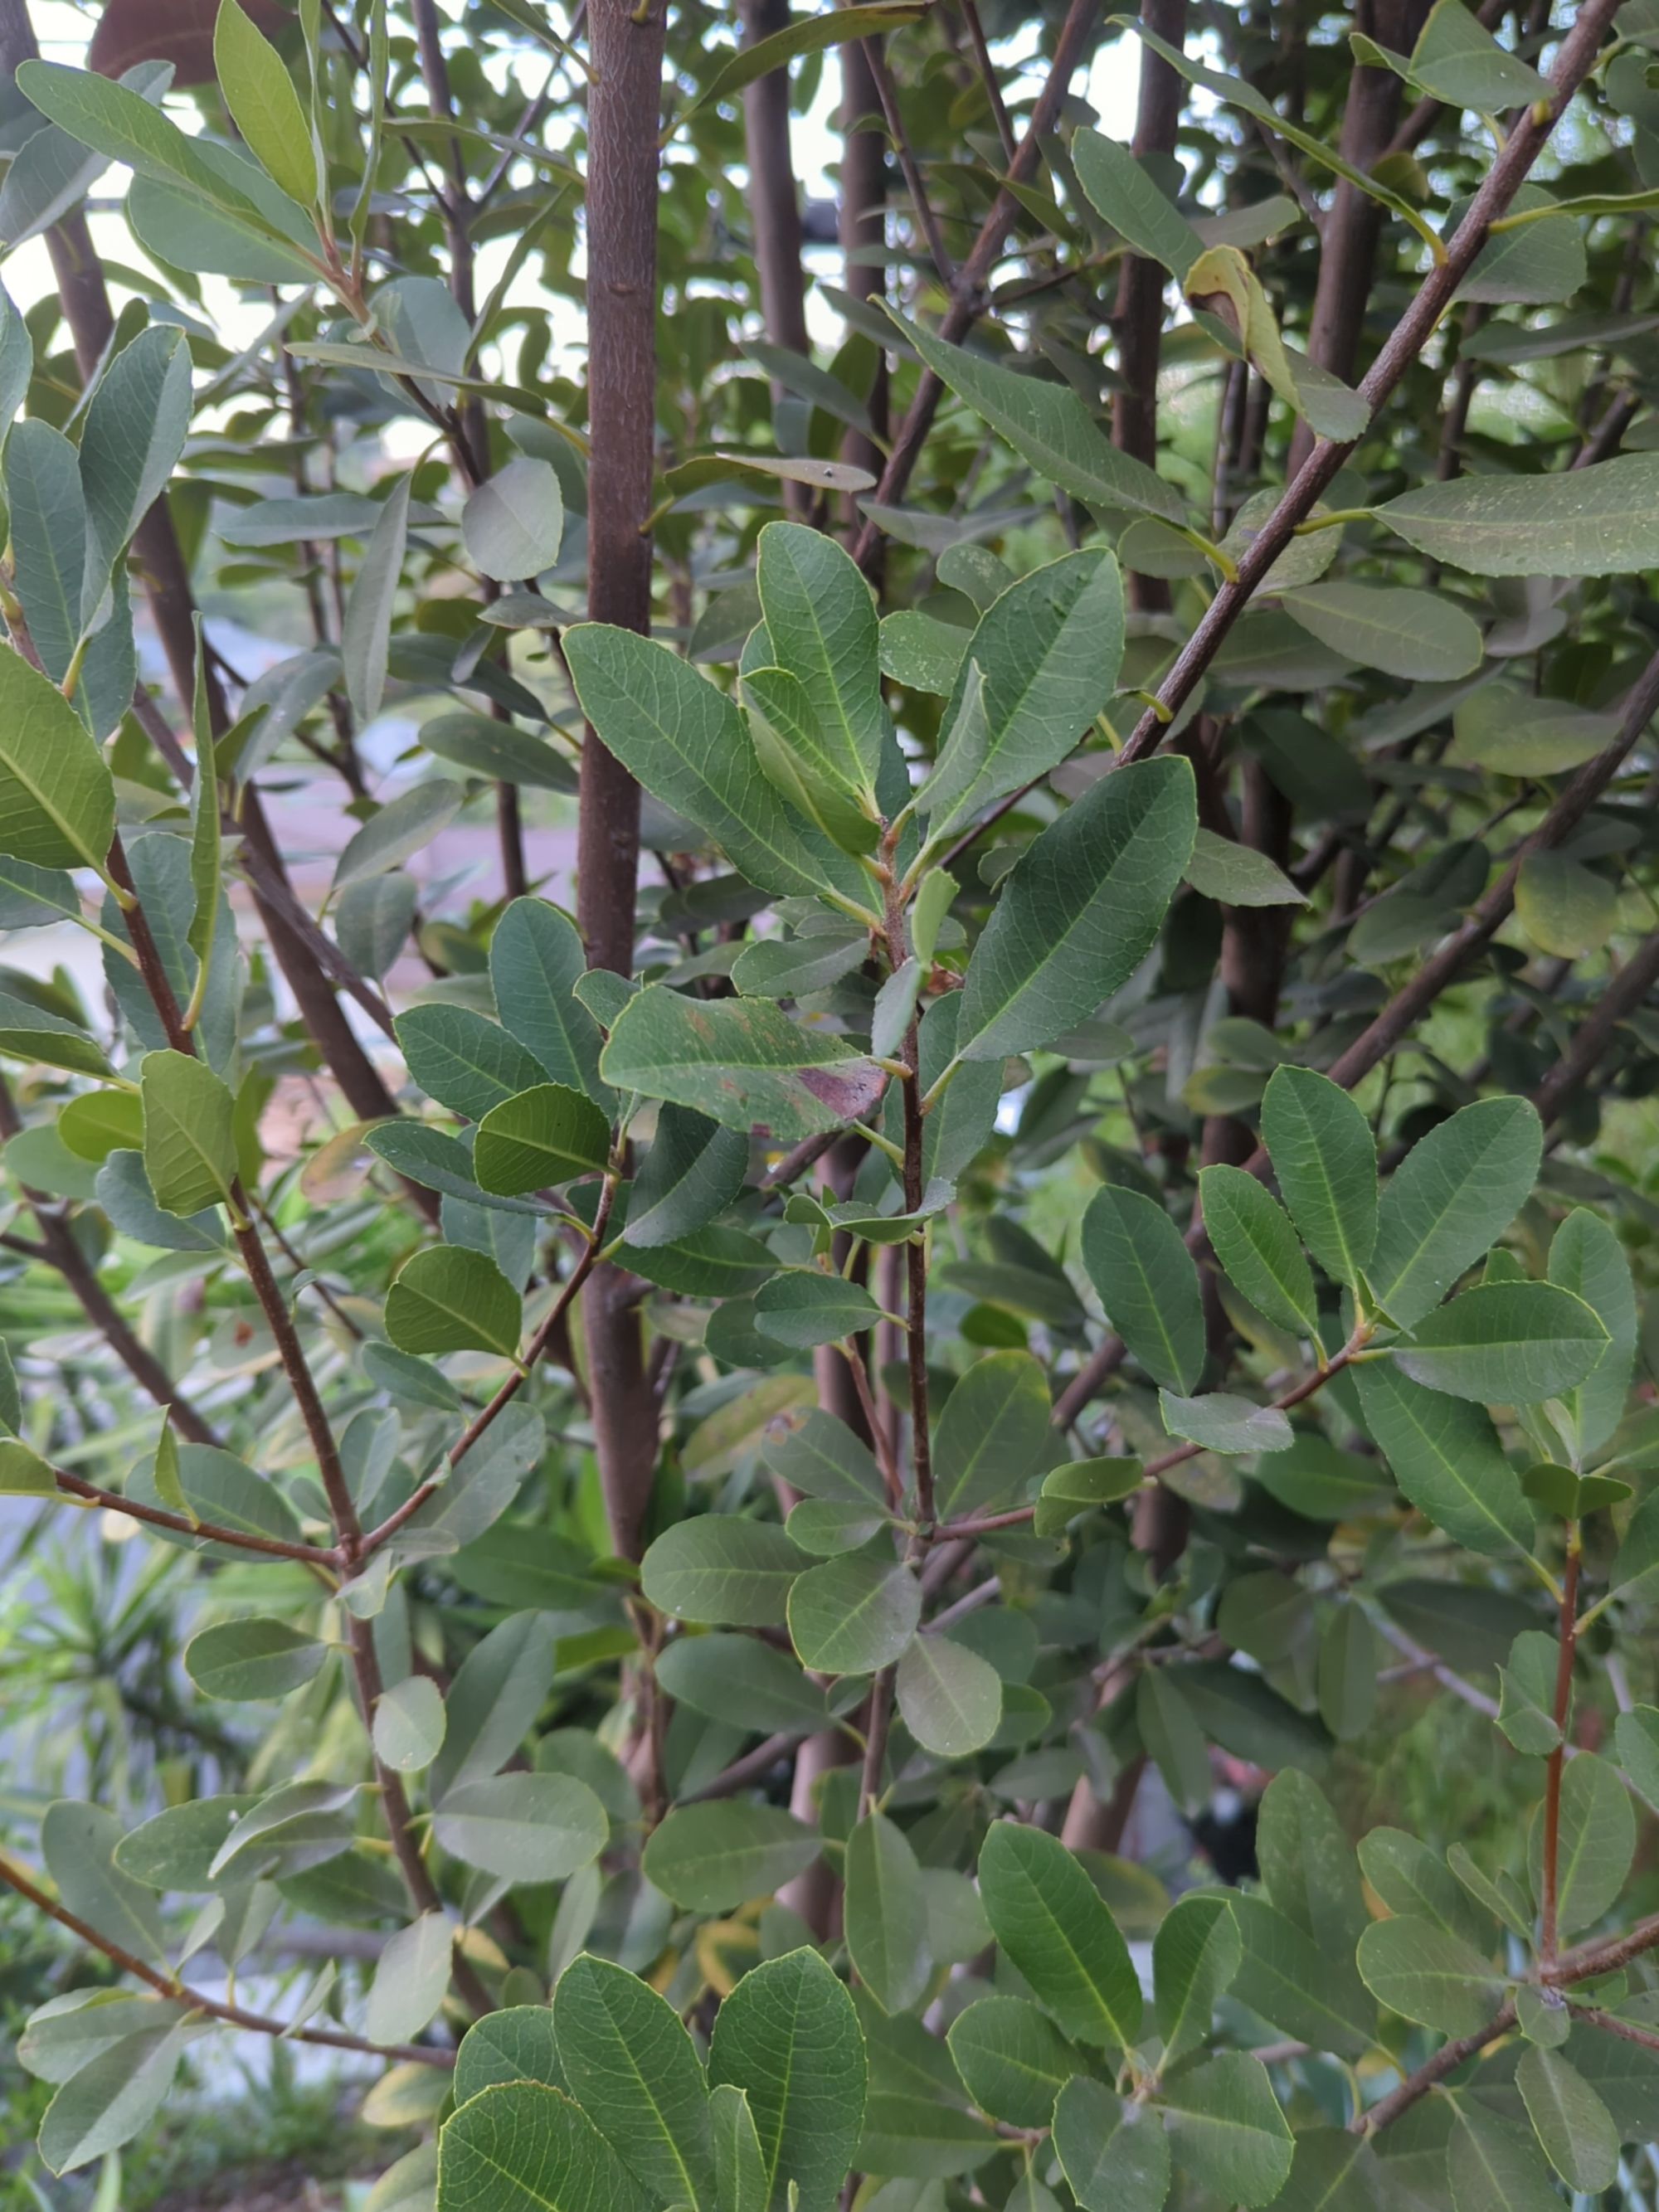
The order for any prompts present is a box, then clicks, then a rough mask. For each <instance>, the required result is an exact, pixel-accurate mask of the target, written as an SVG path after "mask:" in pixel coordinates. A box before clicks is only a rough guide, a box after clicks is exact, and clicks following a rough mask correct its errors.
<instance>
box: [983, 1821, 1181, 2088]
mask: <svg viewBox="0 0 1659 2212" xmlns="http://www.w3.org/2000/svg"><path fill="white" fill-rule="evenodd" d="M979 1885H980V1895H981V1899H983V1901H984V1905H985V1911H986V1913H987V1917H988V1918H989V1920H990V1923H991V1928H992V1931H993V1933H994V1935H995V1936H996V1939H997V1942H999V1943H1000V1946H1001V1947H1002V1948H1003V1950H1004V1951H1006V1953H1007V1954H1008V1957H1009V1959H1010V1960H1012V1963H1013V1964H1014V1965H1015V1966H1017V1967H1018V1969H1019V1971H1020V1972H1021V1973H1022V1974H1023V1975H1024V1977H1025V1978H1026V1980H1027V1981H1028V1982H1029V1983H1030V1985H1031V1989H1032V1990H1033V1992H1034V1994H1035V1995H1036V1998H1037V2001H1038V2002H1039V2003H1040V2004H1042V2006H1043V2007H1044V2008H1045V2009H1046V2010H1047V2011H1048V2012H1049V2013H1051V2014H1052V2015H1054V2019H1055V2021H1057V2022H1058V2023H1059V2025H1060V2028H1061V2030H1062V2032H1063V2033H1066V2035H1068V2036H1071V2037H1072V2038H1073V2039H1074V2040H1075V2041H1077V2042H1079V2043H1087V2044H1092V2045H1105V2046H1106V2047H1107V2048H1109V2049H1122V2050H1125V2051H1127V2050H1128V2049H1130V2048H1131V2047H1132V2046H1133V2044H1134V2042H1135V2040H1136V2038H1137V2037H1138V2035H1139V2032H1140V2013H1141V1999H1140V1984H1139V1980H1138V1979H1137V1978H1136V1975H1135V1970H1134V1966H1133V1962H1132V1960H1130V1957H1129V1952H1128V1947H1127V1945H1126V1943H1125V1942H1124V1941H1123V1937H1122V1936H1121V1934H1120V1933H1119V1930H1118V1925H1117V1923H1116V1921H1115V1920H1114V1919H1113V1917H1112V1916H1111V1913H1110V1912H1109V1911H1108V1909H1107V1907H1106V1905H1104V1904H1103V1902H1102V1900H1101V1898H1100V1896H1099V1894H1098V1893H1097V1891H1096V1888H1095V1886H1094V1884H1093V1883H1092V1882H1091V1881H1090V1879H1089V1877H1088V1875H1086V1874H1085V1872H1084V1871H1083V1869H1082V1868H1081V1867H1080V1866H1079V1864H1078V1863H1077V1861H1076V1859H1075V1858H1073V1856H1072V1854H1071V1852H1070V1851H1068V1850H1066V1846H1065V1845H1064V1844H1062V1843H1060V1841H1059V1840H1058V1839H1057V1838H1055V1837H1053V1836H1050V1835H1048V1834H1045V1833H1044V1832H1043V1831H1042V1830H1041V1829H1039V1828H1025V1827H1020V1826H1016V1825H1014V1824H1013V1823H1012V1822H1010V1821H1006V1820H999V1821H998V1822H996V1824H995V1825H994V1826H993V1827H992V1828H991V1830H990V1832H989V1833H988V1834H987V1837H986V1838H985V1842H984V1844H983V1845H982V1846H981V1850H980V1855H979Z"/></svg>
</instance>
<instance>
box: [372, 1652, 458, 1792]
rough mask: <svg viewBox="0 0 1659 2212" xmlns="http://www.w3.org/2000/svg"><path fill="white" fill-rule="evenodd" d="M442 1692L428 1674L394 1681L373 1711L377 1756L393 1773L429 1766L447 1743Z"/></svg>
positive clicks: (417, 1771)
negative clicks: (443, 1744) (444, 1741)
mask: <svg viewBox="0 0 1659 2212" xmlns="http://www.w3.org/2000/svg"><path fill="white" fill-rule="evenodd" d="M444 1721H445V1714H444V1700H443V1692H442V1691H441V1690H440V1689H439V1687H438V1685H437V1684H436V1683H435V1681H434V1680H432V1678H431V1676H430V1675H429V1674H410V1675H409V1676H407V1677H406V1678H405V1679H404V1680H403V1681H401V1682H394V1683H393V1685H392V1687H391V1688H390V1689H389V1690H388V1691H386V1693H385V1694H384V1696H383V1697H382V1698H381V1699H380V1703H379V1704H378V1705H376V1706H375V1708H374V1755H375V1757H376V1758H377V1759H379V1760H380V1763H381V1765H384V1766H389V1767H390V1768H391V1769H392V1772H393V1773H394V1774H418V1773H419V1772H420V1771H422V1768H424V1767H428V1766H430V1765H431V1764H432V1762H433V1760H434V1759H435V1758H436V1757H437V1755H438V1752H439V1749H440V1747H441V1745H442V1743H443V1740H444Z"/></svg>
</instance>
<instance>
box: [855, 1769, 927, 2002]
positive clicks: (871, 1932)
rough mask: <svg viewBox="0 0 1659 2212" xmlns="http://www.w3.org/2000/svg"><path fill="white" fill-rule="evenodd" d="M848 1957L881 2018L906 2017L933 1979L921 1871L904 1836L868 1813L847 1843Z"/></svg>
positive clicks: (883, 1818)
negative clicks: (892, 2015) (899, 2014)
mask: <svg viewBox="0 0 1659 2212" xmlns="http://www.w3.org/2000/svg"><path fill="white" fill-rule="evenodd" d="M845 1881H846V1885H847V1899H846V1924H847V1949H848V1956H849V1957H850V1958H851V1960H852V1961H853V1966H854V1971H855V1972H856V1973H857V1975H858V1978H859V1979H860V1981H861V1982H862V1983H863V1984H864V1985H865V1987H866V1989H867V1990H869V1992H870V1994H871V1996H872V1997H874V1999H875V2001H876V2002H877V2003H878V2005H879V2006H880V2007H881V2008H882V2010H883V2011H884V2012H886V2013H902V2012H908V2011H909V2009H910V2008H911V2007H912V2006H913V2005H914V2004H915V2003H916V2002H918V2000H919V1999H920V1998H921V1996H922V1994H923V1992H924V1991H925V1990H926V1989H927V1984H928V1982H929V1980H930V1979H931V1978H932V1974H933V1960H932V1959H931V1958H930V1957H929V1955H928V1950H927V1897H926V1893H925V1892H924V1891H923V1888H922V1883H921V1868H920V1867H919V1866H918V1865H917V1863H916V1855H915V1851H914V1850H912V1849H911V1847H910V1844H909V1839H908V1838H907V1837H906V1835H905V1833H904V1831H903V1830H902V1828H900V1827H897V1826H895V1825H894V1823H893V1822H892V1821H891V1820H889V1819H888V1818H887V1817H886V1815H885V1814H881V1813H868V1814H866V1815H865V1817H864V1818H863V1819H862V1820H860V1822H859V1824H858V1826H856V1827H855V1828H854V1831H853V1832H852V1834H851V1836H849V1837H848V1842H847V1868H846V1875H845Z"/></svg>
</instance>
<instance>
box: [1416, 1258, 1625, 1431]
mask: <svg viewBox="0 0 1659 2212" xmlns="http://www.w3.org/2000/svg"><path fill="white" fill-rule="evenodd" d="M1607 1344H1608V1338H1607V1330H1606V1328H1604V1327H1603V1326H1602V1324H1601V1321H1600V1320H1599V1319H1598V1318H1597V1316H1595V1314H1594V1313H1593V1312H1592V1311H1591V1310H1590V1309H1589V1306H1587V1305H1586V1304H1584V1301H1583V1299H1582V1298H1580V1297H1575V1296H1574V1294H1573V1293H1572V1292H1571V1291H1563V1290H1558V1289H1557V1288H1556V1286H1555V1285H1553V1284H1551V1283H1480V1284H1477V1285H1475V1287H1474V1289H1473V1290H1468V1291H1464V1292H1463V1294H1462V1297H1455V1298H1454V1299H1453V1300H1452V1301H1451V1303H1450V1304H1449V1305H1443V1306H1441V1307H1438V1308H1437V1310H1435V1311H1434V1312H1433V1313H1431V1314H1428V1315H1425V1317H1424V1318H1423V1319H1422V1320H1421V1321H1420V1322H1418V1324H1417V1326H1416V1328H1414V1329H1413V1331H1412V1334H1411V1336H1410V1338H1409V1339H1408V1340H1407V1342H1405V1343H1403V1344H1401V1345H1400V1346H1396V1348H1395V1355H1394V1356H1395V1361H1396V1363H1397V1364H1399V1365H1400V1366H1401V1368H1402V1369H1403V1370H1405V1372H1406V1373H1407V1375H1409V1376H1411V1377H1412V1379H1413V1382H1417V1383H1426V1384H1427V1385H1428V1387H1429V1389H1431V1390H1444V1391H1447V1392H1449V1394H1450V1395H1452V1396H1453V1397H1455V1398H1473V1399H1474V1400H1475V1401H1477V1402H1478V1403H1480V1404H1482V1405H1504V1406H1508V1405H1532V1404H1534V1403H1536V1402H1537V1401H1539V1400H1541V1399H1543V1398H1553V1397H1555V1396H1557V1395H1559V1393H1560V1392H1561V1391H1564V1390H1568V1389H1571V1388H1572V1386H1573V1385H1574V1384H1575V1383H1582V1382H1583V1380H1584V1378H1585V1376H1587V1375H1589V1373H1590V1371H1591V1370H1592V1369H1594V1368H1595V1365H1596V1364H1597V1363H1598V1362H1599V1361H1600V1359H1601V1357H1602V1355H1603V1354H1604V1353H1605V1352H1606V1351H1607Z"/></svg>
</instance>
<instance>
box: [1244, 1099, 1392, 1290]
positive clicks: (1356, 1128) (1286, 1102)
mask: <svg viewBox="0 0 1659 2212" xmlns="http://www.w3.org/2000/svg"><path fill="white" fill-rule="evenodd" d="M1261 1133H1262V1138H1263V1140H1264V1142H1265V1143H1266V1145H1267V1152H1268V1156H1269V1158H1271V1159H1272V1162H1273V1173H1274V1174H1275V1175H1276V1176H1278V1178H1279V1189H1280V1190H1281V1191H1282V1192H1283V1193H1284V1195H1285V1205H1286V1206H1288V1207H1289V1209H1290V1212H1291V1219H1292V1220H1293V1221H1294V1222H1295V1224H1296V1225H1297V1228H1298V1229H1299V1230H1300V1231H1301V1232H1302V1235H1303V1237H1304V1241H1305V1242H1306V1243H1307V1247H1308V1249H1309V1250H1310V1252H1311V1253H1312V1254H1313V1255H1314V1257H1315V1259H1316V1260H1317V1261H1318V1262H1319V1264H1320V1266H1321V1267H1323V1268H1324V1270H1325V1271H1326V1273H1328V1274H1329V1275H1331V1276H1334V1278H1335V1279H1336V1280H1337V1281H1338V1282H1340V1283H1346V1284H1347V1285H1349V1286H1350V1287H1351V1288H1352V1287H1354V1286H1357V1285H1358V1281H1359V1273H1360V1270H1361V1268H1363V1267H1364V1266H1365V1265H1366V1264H1367V1263H1368V1261H1370V1256H1371V1253H1372V1250H1373V1249H1374V1247H1375V1244H1376V1218H1377V1197H1376V1140H1375V1139H1374V1138H1373V1137H1372V1135H1371V1129H1370V1122H1369V1121H1367V1120H1366V1119H1365V1116H1364V1114H1363V1113H1362V1112H1361V1111H1360V1109H1359V1108H1358V1106H1357V1105H1356V1104H1355V1103H1354V1102H1353V1100H1352V1098H1351V1097H1349V1096H1348V1094H1347V1092H1346V1091H1343V1090H1340V1089H1339V1088H1338V1086H1337V1085H1335V1084H1334V1083H1333V1082H1332V1081H1331V1079H1330V1078H1329V1077H1328V1076H1326V1075H1319V1074H1316V1073H1315V1072H1314V1070H1313V1069H1312V1068H1308V1067H1291V1066H1284V1067H1279V1068H1275V1070H1274V1071H1273V1075H1272V1076H1271V1077H1270V1078H1269V1079H1268V1083H1267V1091H1265V1093H1264V1094H1263V1096H1262V1101H1261Z"/></svg>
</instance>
